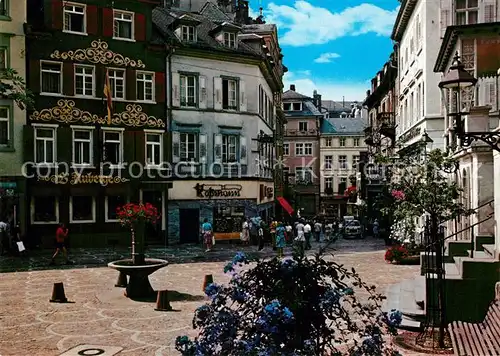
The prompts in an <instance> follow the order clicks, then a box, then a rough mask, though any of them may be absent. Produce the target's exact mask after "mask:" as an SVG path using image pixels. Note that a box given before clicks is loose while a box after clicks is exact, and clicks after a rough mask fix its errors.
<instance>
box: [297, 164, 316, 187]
mask: <svg viewBox="0 0 500 356" xmlns="http://www.w3.org/2000/svg"><path fill="white" fill-rule="evenodd" d="M312 178H313V174H312V169H311V167H295V179H296V181H297V182H305V183H310V182H312Z"/></svg>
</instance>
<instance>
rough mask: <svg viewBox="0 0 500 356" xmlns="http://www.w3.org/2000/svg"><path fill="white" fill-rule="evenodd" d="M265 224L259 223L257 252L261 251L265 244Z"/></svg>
mask: <svg viewBox="0 0 500 356" xmlns="http://www.w3.org/2000/svg"><path fill="white" fill-rule="evenodd" d="M265 225H266V224H265V223H264V221H261V222H260V226H259V249H258V250H259V251H262V250H263V249H264V243H265V236H264V226H265Z"/></svg>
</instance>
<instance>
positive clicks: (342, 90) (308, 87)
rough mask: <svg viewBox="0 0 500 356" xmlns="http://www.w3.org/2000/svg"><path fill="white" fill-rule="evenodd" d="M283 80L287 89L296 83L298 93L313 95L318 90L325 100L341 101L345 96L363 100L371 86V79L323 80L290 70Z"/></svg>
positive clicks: (347, 98)
mask: <svg viewBox="0 0 500 356" xmlns="http://www.w3.org/2000/svg"><path fill="white" fill-rule="evenodd" d="M283 81H284V85H285V88H284V90H285V91H286V90H288V89H289V88H290V84H294V85H295V90H296V91H297V92H298V93H301V94H303V95H307V96H310V97H312V95H313V91H314V90H317V91H318V94H321V95H322V98H323V100H336V101H341V100H342V98H343V97H344V99H345V100H347V101H359V102H363V101H364V100H365V98H366V91H367V90H368V89H369V88H370V83H369V81H357V82H356V81H343V82H337V81H336V82H333V81H322V80H315V79H311V78H308V77H307V76H303V75H300V74H298V73H297V74H295V73H290V72H288V73H286V74H285V76H284V78H283Z"/></svg>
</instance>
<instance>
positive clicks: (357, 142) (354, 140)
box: [352, 138, 359, 147]
mask: <svg viewBox="0 0 500 356" xmlns="http://www.w3.org/2000/svg"><path fill="white" fill-rule="evenodd" d="M352 145H353V146H354V147H359V138H354V139H353V140H352Z"/></svg>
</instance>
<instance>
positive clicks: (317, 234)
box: [314, 221, 323, 242]
mask: <svg viewBox="0 0 500 356" xmlns="http://www.w3.org/2000/svg"><path fill="white" fill-rule="evenodd" d="M322 228H323V225H322V224H321V223H320V222H319V221H316V222H315V223H314V239H315V240H316V242H319V240H320V238H321V230H322Z"/></svg>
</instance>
